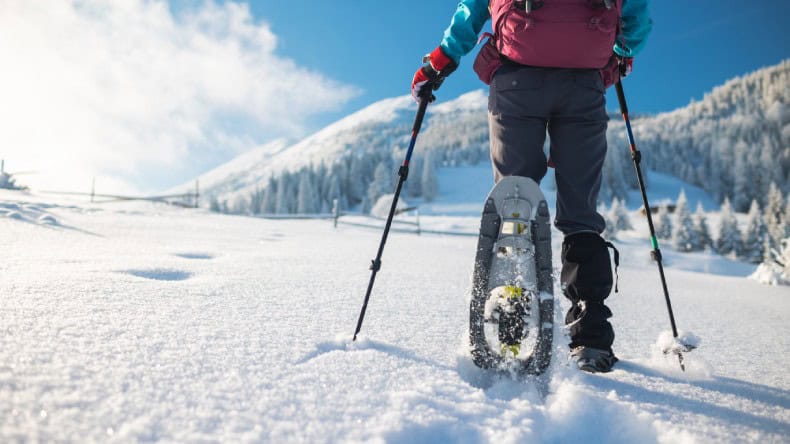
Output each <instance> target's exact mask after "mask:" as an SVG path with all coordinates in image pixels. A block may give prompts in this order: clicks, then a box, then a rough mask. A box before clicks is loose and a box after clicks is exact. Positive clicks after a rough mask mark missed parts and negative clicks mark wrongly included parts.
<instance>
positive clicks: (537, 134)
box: [488, 65, 614, 351]
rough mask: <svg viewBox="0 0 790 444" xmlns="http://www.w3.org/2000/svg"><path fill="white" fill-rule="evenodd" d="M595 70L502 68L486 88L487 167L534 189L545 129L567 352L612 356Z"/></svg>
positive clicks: (602, 125)
mask: <svg viewBox="0 0 790 444" xmlns="http://www.w3.org/2000/svg"><path fill="white" fill-rule="evenodd" d="M604 92H605V88H604V84H603V80H602V79H601V76H600V74H599V73H598V71H597V70H586V69H558V68H538V67H528V66H519V65H505V66H503V67H502V68H500V69H499V70H498V71H497V73H496V75H495V76H494V80H493V81H492V82H491V91H490V94H489V98H488V124H489V128H490V133H491V163H492V164H493V167H494V176H495V179H496V181H497V182H498V181H499V180H500V179H501V178H502V177H504V176H526V177H529V178H532V179H533V180H535V181H536V182H538V183H540V180H541V179H542V178H543V176H544V175H545V174H546V171H547V159H546V155H545V154H544V152H543V145H544V142H545V139H546V130H548V133H549V136H550V138H551V144H550V148H549V155H550V157H551V160H552V163H553V164H554V173H555V178H556V182H557V210H556V217H555V219H554V225H555V226H556V227H557V228H558V229H559V230H560V231H562V232H563V234H565V240H564V241H563V247H562V275H561V281H562V289H563V293H564V294H565V296H566V297H567V298H568V299H570V300H571V302H572V303H573V305H572V306H571V308H570V310H569V311H568V313H567V316H566V318H565V322H566V324H568V326H569V331H570V336H571V343H570V344H569V345H570V346H571V347H576V346H587V347H593V348H598V349H602V350H609V351H611V346H612V342H613V341H614V330H613V329H612V325H611V324H610V323H609V321H607V319H608V318H610V317H611V316H612V312H611V311H610V310H609V308H608V307H607V306H606V305H605V304H604V299H606V297H607V296H609V292H610V291H611V289H612V269H611V264H610V262H609V261H610V259H609V251H608V250H607V248H606V246H605V242H604V240H603V239H602V238H601V237H600V233H602V232H603V230H604V229H605V228H606V224H605V222H604V219H603V217H601V215H600V214H598V212H597V204H598V192H599V191H600V189H601V173H602V170H603V163H604V159H605V157H606V126H607V123H608V121H609V117H608V115H607V113H606V98H605V96H604Z"/></svg>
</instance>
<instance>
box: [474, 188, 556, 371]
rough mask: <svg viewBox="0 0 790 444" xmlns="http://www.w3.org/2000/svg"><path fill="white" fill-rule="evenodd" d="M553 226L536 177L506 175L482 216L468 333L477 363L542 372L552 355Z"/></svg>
mask: <svg viewBox="0 0 790 444" xmlns="http://www.w3.org/2000/svg"><path fill="white" fill-rule="evenodd" d="M550 230H551V226H550V222H549V209H548V205H547V204H546V200H545V199H544V197H543V193H542V192H541V191H540V188H539V187H538V185H537V183H535V182H534V181H533V180H532V179H528V178H525V177H519V176H510V177H505V178H503V179H502V180H500V181H499V182H498V183H497V184H496V186H494V188H493V189H492V190H491V192H490V193H489V195H488V198H487V199H486V203H485V207H484V209H483V216H482V219H481V222H480V236H479V238H478V243H477V255H476V257H475V271H474V283H473V286H472V301H471V304H470V317H469V338H470V342H471V346H472V358H473V360H474V362H475V364H476V365H477V366H478V367H481V368H485V369H495V370H503V371H508V372H512V373H516V374H518V375H530V374H531V375H538V374H541V373H543V372H544V371H545V370H546V368H547V367H548V365H549V362H550V361H551V348H552V339H553V327H554V324H553V318H554V297H553V281H552V267H551V231H550Z"/></svg>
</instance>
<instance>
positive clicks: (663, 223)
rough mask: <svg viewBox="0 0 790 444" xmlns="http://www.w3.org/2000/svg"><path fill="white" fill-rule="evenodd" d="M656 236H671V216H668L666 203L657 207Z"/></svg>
mask: <svg viewBox="0 0 790 444" xmlns="http://www.w3.org/2000/svg"><path fill="white" fill-rule="evenodd" d="M656 237H657V238H659V239H671V238H672V218H670V217H669V208H668V207H667V206H666V205H660V206H659V207H658V214H657V217H656Z"/></svg>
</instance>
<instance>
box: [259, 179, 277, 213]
mask: <svg viewBox="0 0 790 444" xmlns="http://www.w3.org/2000/svg"><path fill="white" fill-rule="evenodd" d="M276 211H277V181H275V180H274V178H273V177H270V178H269V182H268V184H267V185H266V195H265V196H264V197H263V204H261V213H263V214H274V213H275V212H276Z"/></svg>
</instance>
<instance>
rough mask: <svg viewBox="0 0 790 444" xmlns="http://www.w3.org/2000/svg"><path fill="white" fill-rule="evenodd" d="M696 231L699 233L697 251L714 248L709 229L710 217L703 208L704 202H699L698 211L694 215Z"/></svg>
mask: <svg viewBox="0 0 790 444" xmlns="http://www.w3.org/2000/svg"><path fill="white" fill-rule="evenodd" d="M694 231H696V232H697V250H705V249H707V248H713V239H712V238H711V236H710V229H709V228H708V216H707V214H706V213H705V209H704V208H703V207H702V202H697V210H696V212H695V213H694Z"/></svg>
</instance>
